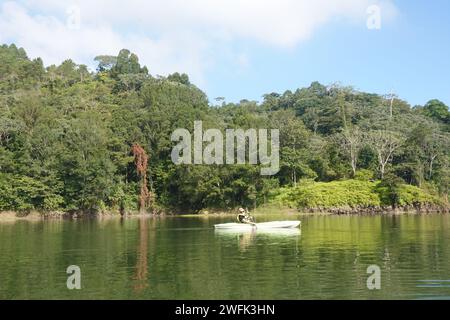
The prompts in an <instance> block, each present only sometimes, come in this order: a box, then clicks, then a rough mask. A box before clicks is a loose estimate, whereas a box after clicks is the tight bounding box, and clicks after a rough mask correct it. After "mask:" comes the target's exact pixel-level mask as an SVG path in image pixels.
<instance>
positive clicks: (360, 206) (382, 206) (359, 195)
mask: <svg viewBox="0 0 450 320" xmlns="http://www.w3.org/2000/svg"><path fill="white" fill-rule="evenodd" d="M271 203H273V204H277V205H280V206H287V207H290V208H297V209H298V210H299V211H303V212H310V213H317V212H328V213H335V214H384V213H402V212H403V213H409V212H418V213H431V212H441V213H446V212H449V204H448V202H447V201H446V200H445V199H444V198H442V197H439V196H438V195H437V194H434V192H433V191H427V190H424V189H421V188H419V187H416V186H412V185H407V184H404V183H396V182H395V181H394V182H393V181H383V182H382V181H360V180H342V181H333V182H312V181H308V182H303V183H302V184H301V185H299V186H297V187H291V188H281V189H278V190H276V191H274V192H273V194H272V199H271Z"/></svg>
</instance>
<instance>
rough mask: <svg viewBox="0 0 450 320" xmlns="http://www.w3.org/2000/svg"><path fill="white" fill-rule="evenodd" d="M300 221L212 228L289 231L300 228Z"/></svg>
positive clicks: (227, 224)
mask: <svg viewBox="0 0 450 320" xmlns="http://www.w3.org/2000/svg"><path fill="white" fill-rule="evenodd" d="M300 223H301V222H300V221H271V222H261V223H253V224H248V223H222V224H216V225H214V228H216V229H221V230H228V229H231V230H266V229H290V228H297V227H299V226H300Z"/></svg>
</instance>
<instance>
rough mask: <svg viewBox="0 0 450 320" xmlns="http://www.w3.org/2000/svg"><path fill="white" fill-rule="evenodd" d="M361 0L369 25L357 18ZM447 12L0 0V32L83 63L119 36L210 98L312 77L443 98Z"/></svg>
mask: <svg viewBox="0 0 450 320" xmlns="http://www.w3.org/2000/svg"><path fill="white" fill-rule="evenodd" d="M371 5H376V6H378V7H379V8H380V10H381V11H380V17H381V28H380V29H375V30H369V29H368V28H367V26H366V21H367V19H368V14H367V12H366V9H367V8H368V7H369V6H371ZM99 12H101V14H99ZM448 12H450V2H449V1H446V0H434V1H425V0H409V1H407V0H373V1H372V0H340V1H339V0H316V1H307V0H278V1H275V0H273V1H272V0H264V1H261V0H212V1H211V0H190V1H182V0H166V1H164V2H161V1H156V0H149V1H145V2H143V1H139V0H128V1H127V2H123V1H116V0H108V1H107V0H97V1H95V2H94V1H89V0H73V1H71V2H70V4H69V3H68V2H64V1H58V0H18V1H6V0H0V42H1V43H12V42H14V43H16V44H18V45H19V46H22V47H24V48H25V49H26V51H27V52H28V54H29V56H30V57H32V58H34V57H37V56H41V57H42V58H43V59H44V63H46V64H47V65H49V64H52V63H60V62H61V61H63V60H64V59H66V58H69V57H70V58H73V60H75V62H77V63H84V64H87V65H89V66H91V67H92V68H94V67H95V65H94V63H93V58H94V57H95V56H96V55H99V54H117V53H118V51H119V50H120V49H121V48H124V47H125V48H128V49H130V50H131V51H133V52H136V53H137V54H138V56H139V58H140V60H141V62H142V63H143V64H145V65H147V66H148V67H149V69H150V72H151V73H152V74H161V75H166V74H168V73H171V72H175V71H180V72H186V73H188V74H189V75H190V77H191V80H192V81H193V82H194V83H195V84H197V85H198V86H199V87H200V88H201V89H202V90H204V91H205V92H206V93H207V94H208V96H209V97H210V99H211V100H213V98H215V97H218V96H223V97H225V98H226V100H227V101H228V102H236V101H239V100H240V99H250V100H257V101H259V100H261V96H262V95H263V94H264V93H270V92H279V93H282V92H284V91H285V90H295V89H296V88H299V87H304V86H308V85H309V84H310V83H311V82H312V81H319V82H321V83H323V84H331V83H334V82H340V83H342V84H343V85H352V86H354V87H355V88H356V89H359V90H362V91H367V92H374V93H389V92H391V91H393V92H394V93H396V94H398V95H399V97H400V98H402V99H405V100H406V101H408V102H409V103H411V104H412V105H415V104H424V103H426V102H427V101H428V100H430V99H434V98H437V99H440V100H442V101H444V102H445V103H446V104H447V105H450V81H449V75H450V61H449V57H450V41H449V40H450V19H449V18H448V17H447V15H448Z"/></svg>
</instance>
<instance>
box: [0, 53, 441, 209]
mask: <svg viewBox="0 0 450 320" xmlns="http://www.w3.org/2000/svg"><path fill="white" fill-rule="evenodd" d="M95 61H97V63H98V68H97V71H96V72H90V71H89V70H88V68H87V67H86V66H85V65H77V64H76V63H74V62H73V61H72V60H66V61H64V62H63V63H62V64H61V65H59V66H55V65H51V66H49V67H46V68H45V67H44V64H43V61H42V60H41V59H40V58H37V59H34V60H30V59H29V58H28V57H27V54H26V52H25V51H24V49H22V48H17V47H16V46H15V45H9V46H8V45H3V46H1V47H0V211H1V210H14V211H29V210H42V211H84V212H95V211H104V210H136V209H138V203H139V195H140V192H141V190H142V186H141V185H140V183H141V181H142V180H141V175H140V174H138V172H137V170H136V165H135V161H134V160H135V159H134V157H133V153H132V152H131V148H132V146H133V145H139V146H142V147H143V148H144V150H145V152H146V153H147V155H148V168H147V181H148V185H147V187H148V190H149V192H150V193H151V195H152V197H151V199H152V201H151V203H150V205H151V206H153V207H154V208H163V209H170V210H176V211H183V212H187V211H194V212H195V211H198V210H201V209H204V208H217V209H231V208H234V207H236V206H248V207H254V206H258V205H261V204H263V203H266V202H267V201H268V199H269V198H270V197H271V195H273V191H274V190H278V188H289V187H292V188H293V189H295V187H296V186H299V188H300V187H301V186H304V185H306V184H305V183H307V181H309V182H308V183H310V182H311V181H316V182H331V181H336V180H348V179H358V180H359V181H361V179H363V180H364V179H365V180H366V181H375V180H376V181H381V182H383V183H384V185H386V186H391V187H392V186H396V185H398V186H400V185H404V184H408V185H414V186H417V187H419V188H420V189H421V190H425V191H426V193H427V194H429V195H432V197H433V199H435V197H439V199H441V200H442V199H443V201H448V190H449V184H450V181H449V179H450V138H449V137H450V133H449V132H450V112H449V109H448V107H447V106H446V105H445V104H444V103H442V102H440V101H439V100H431V101H429V102H428V103H427V104H426V105H424V106H414V107H412V106H410V105H409V104H408V103H407V102H405V101H403V100H401V99H400V98H399V97H396V96H394V95H385V96H382V95H377V94H369V93H364V92H360V91H356V90H355V89H353V88H351V87H344V86H341V85H330V86H324V85H322V84H320V83H317V82H313V83H312V84H311V85H310V86H309V87H308V88H301V89H297V90H295V91H294V92H292V91H286V92H284V93H282V94H280V93H268V94H266V95H264V97H263V100H262V102H261V103H258V102H255V101H248V100H242V101H241V102H240V103H237V104H236V103H227V102H225V101H224V99H223V98H217V99H215V100H214V101H208V98H207V96H206V95H205V93H203V92H202V91H201V90H200V89H198V88H197V87H196V86H195V85H193V84H192V83H190V80H189V77H188V76H187V75H185V74H179V73H174V74H171V75H169V76H167V77H160V76H157V77H154V76H152V75H150V73H149V70H148V69H147V68H146V67H142V66H141V65H140V63H139V59H138V57H137V56H136V55H134V54H133V53H131V52H130V51H128V50H125V49H124V50H121V51H120V52H119V54H118V56H98V57H96V58H95ZM195 120H202V121H203V128H204V129H208V128H218V129H221V130H225V129H226V128H242V129H248V128H279V129H280V143H281V145H280V168H281V169H280V172H279V173H278V174H277V175H275V176H272V177H265V176H261V175H260V168H259V167H258V166H254V165H221V166H217V165H182V166H176V165H174V164H173V163H172V161H171V158H170V153H171V150H172V147H173V146H174V143H173V142H171V141H170V136H171V133H172V132H173V130H175V129H176V128H187V129H192V127H193V123H194V121H195ZM361 177H363V178H361ZM280 190H284V189H280ZM392 190H396V188H394V187H392ZM290 194H292V193H290ZM294 194H295V193H294ZM301 201H307V199H304V200H298V201H297V202H301ZM388 201H391V202H393V204H394V203H395V201H396V197H395V195H393V196H392V199H391V200H388Z"/></svg>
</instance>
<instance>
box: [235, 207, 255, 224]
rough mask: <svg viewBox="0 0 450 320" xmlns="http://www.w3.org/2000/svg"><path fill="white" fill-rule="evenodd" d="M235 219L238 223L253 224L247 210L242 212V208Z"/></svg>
mask: <svg viewBox="0 0 450 320" xmlns="http://www.w3.org/2000/svg"><path fill="white" fill-rule="evenodd" d="M237 219H238V221H239V222H240V223H255V218H253V217H252V216H251V215H250V213H249V212H248V210H244V208H239V214H238V216H237Z"/></svg>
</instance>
